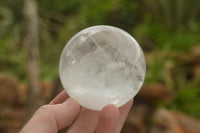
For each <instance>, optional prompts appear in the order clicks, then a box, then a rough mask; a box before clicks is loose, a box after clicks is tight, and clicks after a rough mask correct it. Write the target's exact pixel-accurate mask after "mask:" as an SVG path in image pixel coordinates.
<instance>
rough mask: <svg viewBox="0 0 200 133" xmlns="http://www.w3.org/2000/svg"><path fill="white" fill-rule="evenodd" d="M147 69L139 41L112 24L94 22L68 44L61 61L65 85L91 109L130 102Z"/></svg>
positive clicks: (62, 79)
mask: <svg viewBox="0 0 200 133" xmlns="http://www.w3.org/2000/svg"><path fill="white" fill-rule="evenodd" d="M145 72H146V64H145V58H144V54H143V52H142V49H141V48H140V46H139V45H138V43H137V42H136V41H135V39H134V38H133V37H132V36H130V35H129V34H128V33H127V32H125V31H123V30H121V29H119V28H115V27H112V26H94V27H90V28H87V29H85V30H83V31H81V32H79V33H77V34H76V35H75V36H74V37H72V39H71V40H70V41H69V42H68V43H67V45H66V46H65V48H64V50H63V52H62V54H61V57H60V64H59V74H60V79H61V82H62V84H63V86H64V89H65V90H66V91H67V93H68V94H69V95H70V96H71V97H72V98H74V99H76V100H77V101H78V102H79V103H80V104H81V105H82V106H84V107H86V108H89V109H92V110H101V109H102V108H103V107H104V106H105V105H108V104H115V105H116V106H117V107H120V106H122V105H123V104H125V103H126V102H128V101H129V100H130V99H131V98H133V97H134V96H135V95H136V94H137V92H138V91H139V89H140V88H141V86H142V84H143V81H144V78H145Z"/></svg>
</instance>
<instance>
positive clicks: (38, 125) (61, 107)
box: [21, 98, 80, 133]
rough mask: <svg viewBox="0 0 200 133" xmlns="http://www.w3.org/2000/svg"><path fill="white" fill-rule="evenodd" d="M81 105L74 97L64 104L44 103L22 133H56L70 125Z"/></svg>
mask: <svg viewBox="0 0 200 133" xmlns="http://www.w3.org/2000/svg"><path fill="white" fill-rule="evenodd" d="M79 110H80V105H79V104H78V102H76V101H75V100H74V99H72V98H68V99H67V100H66V101H65V102H64V103H62V104H56V105H44V106H42V107H40V108H39V109H38V110H37V111H36V113H35V114H34V115H33V117H32V119H31V120H30V121H29V122H28V123H27V124H26V125H25V127H24V128H23V129H22V131H21V133H32V132H33V133H35V132H38V133H47V132H48V133H55V132H57V131H58V130H59V129H62V128H64V127H66V126H69V125H70V124H71V123H72V122H73V120H74V119H75V118H76V116H77V115H78V113H79Z"/></svg>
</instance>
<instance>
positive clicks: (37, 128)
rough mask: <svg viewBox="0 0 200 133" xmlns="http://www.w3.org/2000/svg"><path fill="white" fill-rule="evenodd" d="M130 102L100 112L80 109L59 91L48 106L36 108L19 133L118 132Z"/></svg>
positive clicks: (72, 100) (108, 107) (110, 106)
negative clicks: (64, 131)
mask: <svg viewBox="0 0 200 133" xmlns="http://www.w3.org/2000/svg"><path fill="white" fill-rule="evenodd" d="M132 103H133V100H131V101H129V102H128V103H126V104H125V105H123V106H122V107H120V108H117V107H116V106H114V105H107V106H105V107H104V108H103V109H102V111H93V110H89V109H85V108H84V109H83V110H81V111H80V105H79V103H78V102H77V101H75V100H74V99H72V98H69V96H68V95H67V93H66V92H65V91H63V92H61V93H60V94H59V95H58V96H57V97H55V98H54V99H53V100H52V101H51V102H50V103H49V104H48V105H44V106H42V107H40V108H39V109H38V110H37V111H36V112H35V114H34V115H33V117H32V118H31V119H30V121H29V122H28V123H27V124H26V125H25V126H24V128H23V129H22V131H21V132H20V133H57V132H58V130H60V129H63V128H65V127H67V126H70V125H71V124H72V122H73V121H74V120H75V119H76V116H77V115H78V114H79V111H80V114H79V115H78V118H77V119H76V120H75V121H74V122H73V124H72V125H71V127H70V128H69V130H68V131H67V133H120V131H121V128H122V126H123V124H124V122H125V119H126V117H127V114H128V112H129V110H130V108H131V106H132Z"/></svg>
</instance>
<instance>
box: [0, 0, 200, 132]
mask: <svg viewBox="0 0 200 133" xmlns="http://www.w3.org/2000/svg"><path fill="white" fill-rule="evenodd" d="M199 5H200V1H199V0H154V1H153V0H152V1H149V0H0V133H14V132H16V131H18V130H20V128H21V127H22V125H23V124H24V122H25V121H26V120H27V119H28V118H30V116H31V115H32V113H33V112H34V111H35V110H36V109H37V108H38V107H39V106H41V105H43V104H45V103H48V102H49V101H50V100H51V99H52V98H53V97H55V96H56V95H57V94H58V93H59V92H60V91H62V90H63V88H62V85H61V84H60V80H59V76H58V63H59V56H60V54H61V52H62V49H63V48H64V46H65V44H66V43H67V42H68V40H69V39H70V38H71V37H72V36H73V35H74V34H76V33H77V32H79V31H80V30H82V29H84V28H87V27H89V26H94V25H112V26H116V27H119V28H122V29H123V30H125V31H127V32H128V33H130V34H131V35H132V36H133V37H134V38H135V39H136V40H137V41H138V42H139V44H140V45H141V47H142V48H143V50H144V53H145V57H146V62H147V73H146V79H145V82H144V85H143V87H142V89H141V91H140V92H139V94H138V95H137V96H136V97H135V101H134V105H133V107H132V109H131V111H130V114H129V116H128V118H127V121H126V123H125V125H124V128H123V130H122V133H165V132H166V133H200V6H199Z"/></svg>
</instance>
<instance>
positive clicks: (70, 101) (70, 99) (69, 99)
mask: <svg viewBox="0 0 200 133" xmlns="http://www.w3.org/2000/svg"><path fill="white" fill-rule="evenodd" d="M73 103H74V99H73V98H68V99H67V100H66V101H65V102H64V103H63V104H65V105H67V106H70V105H72V104H73Z"/></svg>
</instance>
